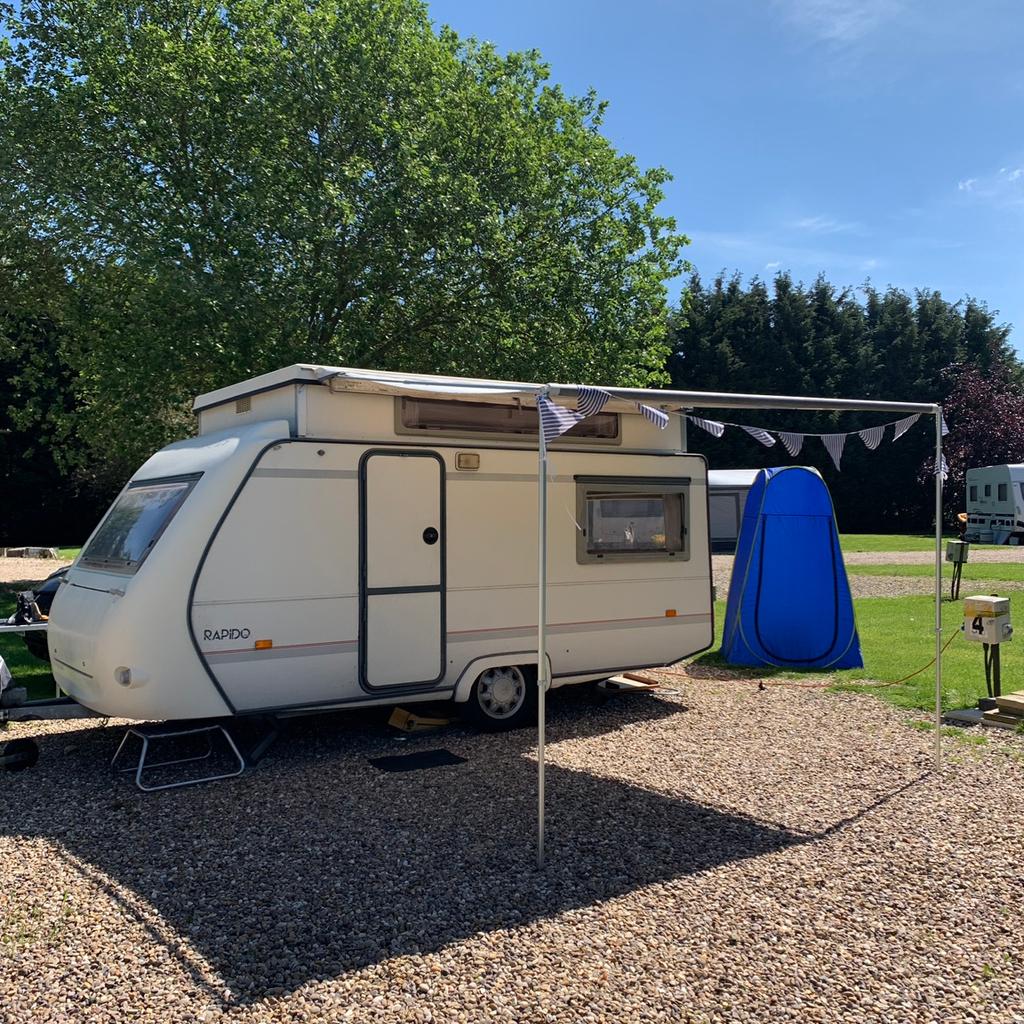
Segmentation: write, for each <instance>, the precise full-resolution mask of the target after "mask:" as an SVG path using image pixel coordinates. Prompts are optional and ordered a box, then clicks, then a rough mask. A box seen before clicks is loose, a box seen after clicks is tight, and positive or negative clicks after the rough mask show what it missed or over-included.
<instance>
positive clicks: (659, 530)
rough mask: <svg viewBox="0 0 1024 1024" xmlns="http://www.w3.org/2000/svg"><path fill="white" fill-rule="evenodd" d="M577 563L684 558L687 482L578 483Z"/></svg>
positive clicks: (624, 480) (607, 480) (594, 480)
mask: <svg viewBox="0 0 1024 1024" xmlns="http://www.w3.org/2000/svg"><path fill="white" fill-rule="evenodd" d="M577 481H578V483H577V503H576V507H577V513H578V516H577V520H578V522H577V529H578V532H577V540H576V558H577V561H579V562H608V561H633V560H636V559H641V560H650V559H656V560H663V559H670V558H683V559H685V558H686V557H688V551H687V545H686V514H687V500H686V499H687V492H688V490H689V487H688V484H689V481H686V480H651V479H646V480H645V479H643V478H633V479H628V478H594V477H591V478H577Z"/></svg>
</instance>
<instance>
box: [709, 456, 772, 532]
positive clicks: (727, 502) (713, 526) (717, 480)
mask: <svg viewBox="0 0 1024 1024" xmlns="http://www.w3.org/2000/svg"><path fill="white" fill-rule="evenodd" d="M759 472H760V470H757V469H712V470H709V471H708V522H709V530H710V533H711V550H712V551H722V552H728V551H735V550H736V542H737V541H738V540H739V536H740V526H741V525H742V523H743V508H744V506H745V505H746V503H747V494H748V493H749V492H750V488H751V487H753V486H754V481H755V480H756V479H757V474H758V473H759Z"/></svg>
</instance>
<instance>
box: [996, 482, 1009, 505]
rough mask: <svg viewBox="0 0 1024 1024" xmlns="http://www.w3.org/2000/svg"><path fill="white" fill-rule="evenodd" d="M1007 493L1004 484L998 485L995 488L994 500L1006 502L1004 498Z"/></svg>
mask: <svg viewBox="0 0 1024 1024" xmlns="http://www.w3.org/2000/svg"><path fill="white" fill-rule="evenodd" d="M1008 493H1009V492H1008V489H1007V485H1006V484H999V485H998V486H997V488H996V499H997V500H998V501H1006V497H1007V494H1008Z"/></svg>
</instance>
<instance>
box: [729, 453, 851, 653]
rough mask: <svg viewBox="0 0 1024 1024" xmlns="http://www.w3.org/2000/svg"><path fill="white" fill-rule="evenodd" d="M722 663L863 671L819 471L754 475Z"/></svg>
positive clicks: (847, 587)
mask: <svg viewBox="0 0 1024 1024" xmlns="http://www.w3.org/2000/svg"><path fill="white" fill-rule="evenodd" d="M722 656H723V657H724V658H725V660H726V661H727V662H729V663H730V664H733V665H773V666H776V667H777V668H790V669H805V668H806V669H812V668H823V669H840V668H860V667H861V666H862V665H863V664H864V662H863V659H862V658H861V653H860V641H859V639H858V637H857V623H856V622H855V620H854V616H853V600H852V598H851V596H850V584H849V581H848V580H847V578H846V566H845V565H844V564H843V556H842V552H841V551H840V550H839V535H838V532H837V530H836V520H835V512H834V510H833V508H832V498H831V496H830V495H829V493H828V488H827V487H826V486H825V481H824V480H822V479H821V477H820V476H819V475H818V473H817V471H816V470H813V469H807V468H804V467H802V466H787V467H785V468H782V469H762V470H761V472H760V473H759V474H758V475H757V479H756V480H755V481H754V485H753V487H752V488H751V489H750V494H749V495H748V496H747V504H746V507H745V509H744V513H743V525H742V527H741V529H740V537H739V541H738V543H737V546H736V560H735V563H734V565H733V572H732V582H731V583H730V585H729V602H728V605H727V606H726V613H725V632H724V636H723V640H722Z"/></svg>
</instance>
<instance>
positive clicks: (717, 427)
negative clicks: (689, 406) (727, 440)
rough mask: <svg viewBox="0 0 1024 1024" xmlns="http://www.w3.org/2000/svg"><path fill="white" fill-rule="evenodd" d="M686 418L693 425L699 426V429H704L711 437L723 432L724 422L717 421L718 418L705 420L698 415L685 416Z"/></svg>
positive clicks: (720, 434)
mask: <svg viewBox="0 0 1024 1024" xmlns="http://www.w3.org/2000/svg"><path fill="white" fill-rule="evenodd" d="M686 418H687V419H688V420H689V421H690V422H691V423H692V424H694V426H697V427H700V428H701V430H706V431H707V432H708V433H709V434H711V435H712V436H713V437H721V436H722V435H723V434H724V433H725V424H724V423H719V422H718V420H705V419H702V418H701V417H700V416H687V417H686Z"/></svg>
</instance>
